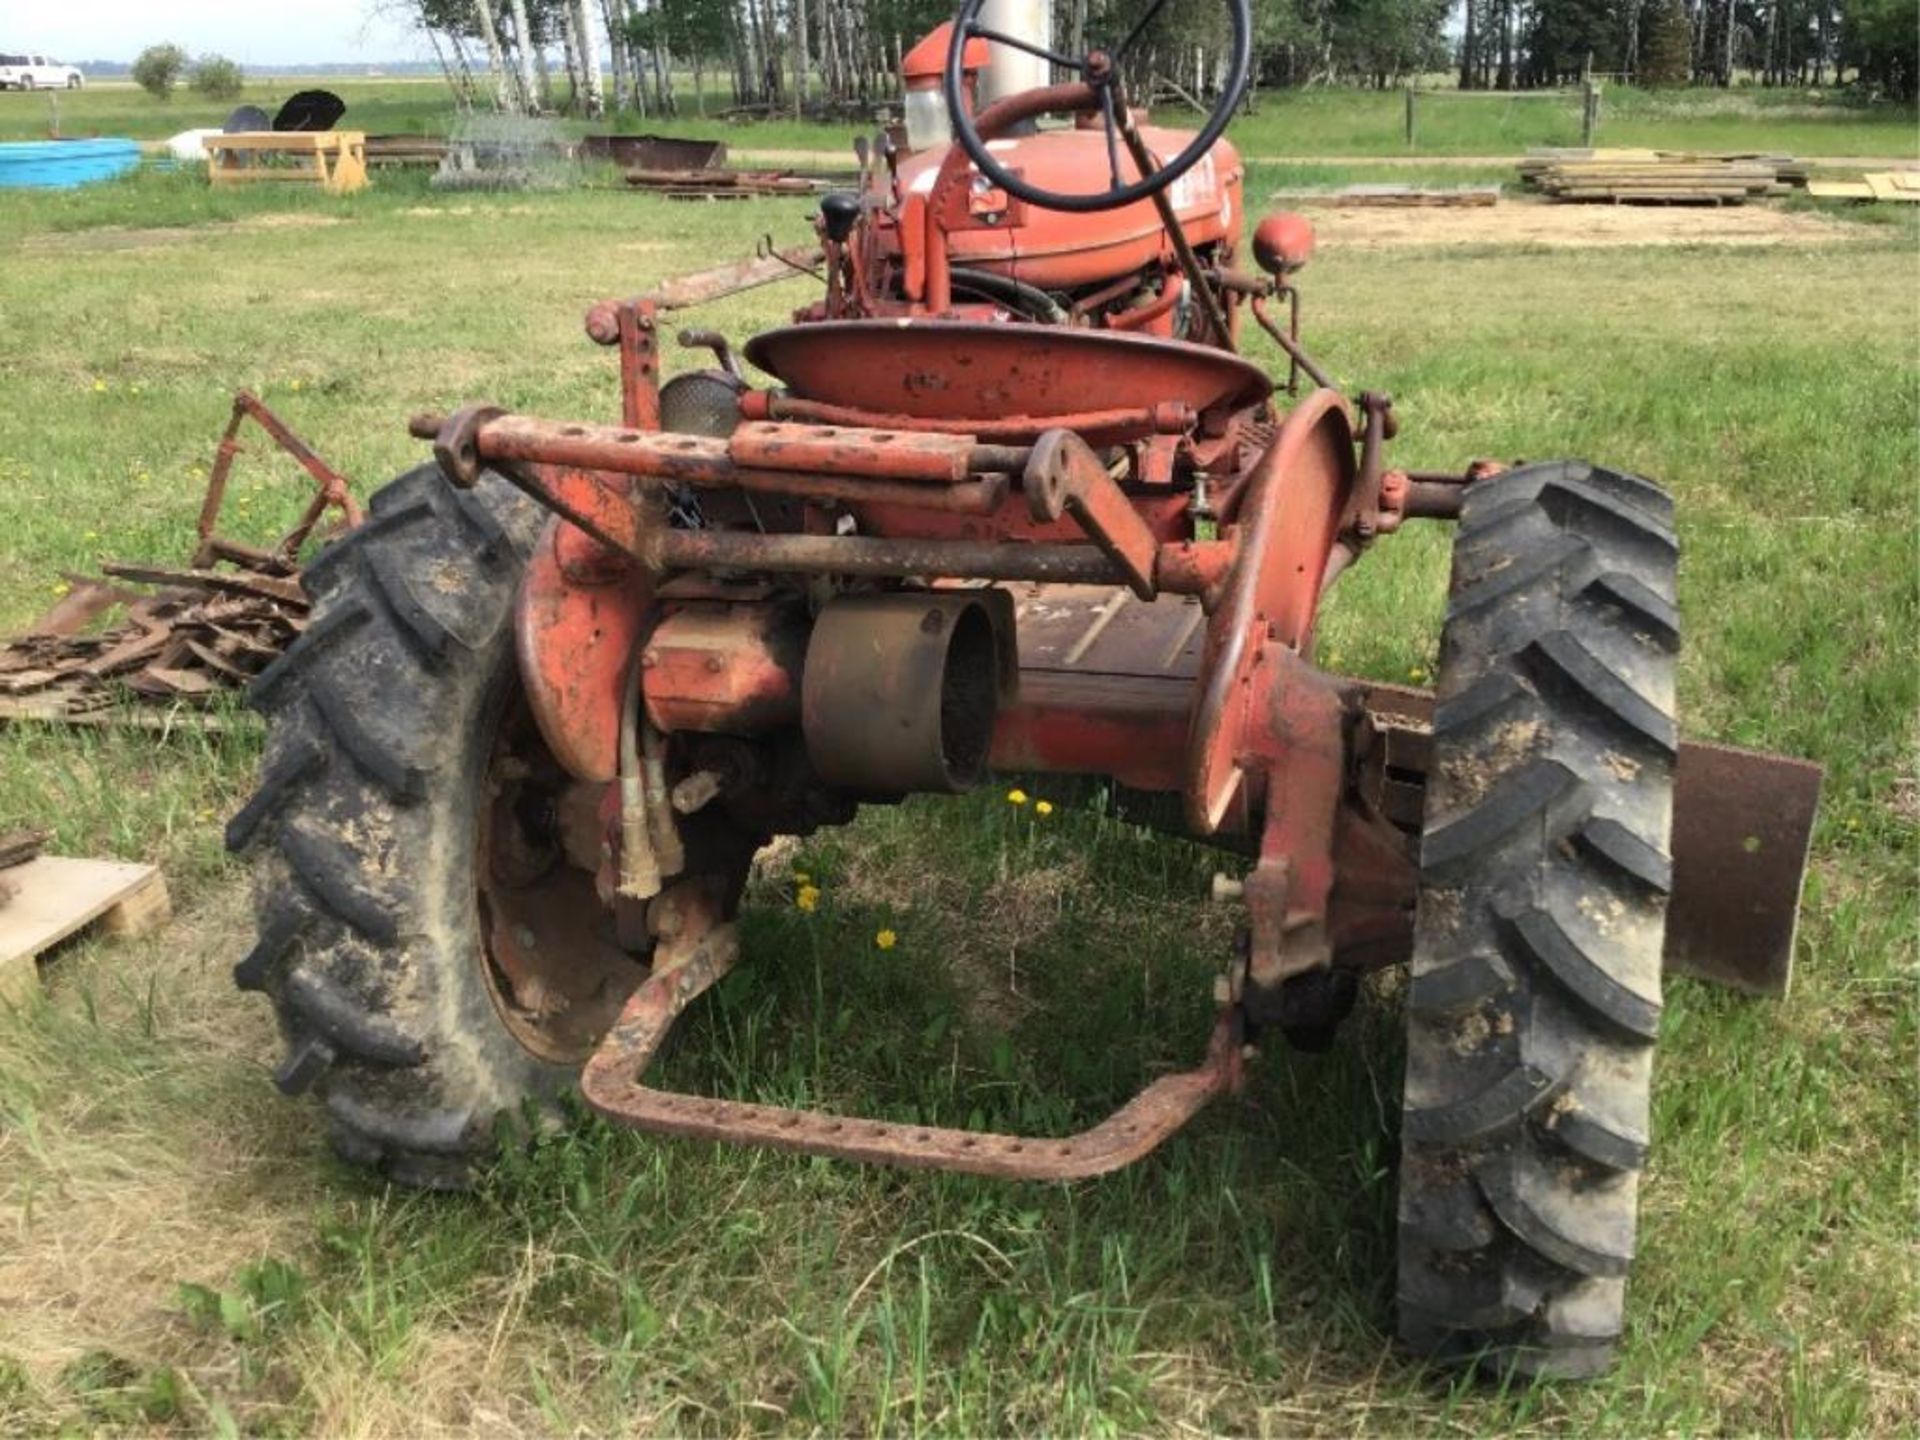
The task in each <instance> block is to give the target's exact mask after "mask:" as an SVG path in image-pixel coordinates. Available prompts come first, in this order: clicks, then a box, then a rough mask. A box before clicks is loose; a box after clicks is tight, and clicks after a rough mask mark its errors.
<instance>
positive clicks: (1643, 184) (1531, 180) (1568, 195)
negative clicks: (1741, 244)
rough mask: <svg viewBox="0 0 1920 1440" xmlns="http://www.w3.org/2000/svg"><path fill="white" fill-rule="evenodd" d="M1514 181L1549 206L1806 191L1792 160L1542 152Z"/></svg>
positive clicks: (1739, 200)
mask: <svg viewBox="0 0 1920 1440" xmlns="http://www.w3.org/2000/svg"><path fill="white" fill-rule="evenodd" d="M1520 180H1521V183H1522V184H1524V185H1526V186H1527V187H1528V188H1530V189H1534V190H1538V191H1540V192H1541V193H1542V194H1544V195H1547V196H1548V197H1550V198H1552V199H1554V200H1605V201H1610V202H1612V203H1613V204H1616V205H1618V204H1639V205H1660V204H1668V205H1689V204H1691V205H1744V204H1745V203H1746V202H1747V201H1749V200H1760V199H1765V198H1767V197H1769V196H1775V195H1785V194H1786V193H1787V192H1788V190H1789V189H1790V188H1791V187H1793V186H1796V185H1805V184H1806V183H1807V167H1806V165H1805V164H1804V163H1803V162H1801V161H1799V160H1796V159H1794V157H1793V156H1791V155H1774V154H1708V153H1695V152H1691V151H1679V150H1559V149H1548V148H1541V149H1535V150H1530V151H1528V152H1527V158H1526V159H1525V160H1522V161H1521V162H1520Z"/></svg>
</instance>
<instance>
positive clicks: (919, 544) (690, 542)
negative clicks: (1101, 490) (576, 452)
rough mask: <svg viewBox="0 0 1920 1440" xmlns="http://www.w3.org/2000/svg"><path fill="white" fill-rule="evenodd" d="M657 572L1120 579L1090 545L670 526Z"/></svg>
mask: <svg viewBox="0 0 1920 1440" xmlns="http://www.w3.org/2000/svg"><path fill="white" fill-rule="evenodd" d="M649 549H650V550H651V551H652V552H653V554H652V555H651V556H650V557H649V558H650V559H652V560H657V565H656V568H658V569H663V570H707V569H723V570H773V571H782V572H786V573H790V574H803V575H809V574H811V575H873V576H902V575H925V576H940V577H945V578H953V579H976V580H1057V581H1071V582H1074V583H1078V584H1089V585H1117V584H1123V583H1125V577H1124V576H1123V575H1122V574H1121V573H1120V569H1119V567H1118V566H1116V565H1115V564H1114V563H1113V562H1112V561H1111V560H1109V559H1108V558H1107V557H1106V556H1105V555H1104V554H1102V553H1101V552H1100V551H1099V550H1098V549H1096V548H1095V547H1094V546H1092V545H1053V544H1010V543H1006V542H1000V541H992V540H893V539H877V538H874V537H871V536H864V535H762V534H758V533H755V532H753V531H746V530H668V531H662V532H660V533H658V534H657V535H656V536H655V537H654V538H653V541H652V543H651V545H650V546H649Z"/></svg>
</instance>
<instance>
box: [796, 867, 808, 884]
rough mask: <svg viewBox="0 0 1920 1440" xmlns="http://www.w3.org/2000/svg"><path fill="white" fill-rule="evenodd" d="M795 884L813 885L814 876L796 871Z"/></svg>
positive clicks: (803, 871) (802, 871)
mask: <svg viewBox="0 0 1920 1440" xmlns="http://www.w3.org/2000/svg"><path fill="white" fill-rule="evenodd" d="M793 883H794V884H796V885H811V884H812V883H813V876H811V875H809V874H808V873H807V872H806V871H805V870H796V871H794V872H793Z"/></svg>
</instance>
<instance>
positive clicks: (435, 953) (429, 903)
mask: <svg viewBox="0 0 1920 1440" xmlns="http://www.w3.org/2000/svg"><path fill="white" fill-rule="evenodd" d="M369 510H370V514H369V517H368V519H367V521H366V523H365V524H363V525H362V526H361V527H360V528H359V529H358V530H356V531H355V532H354V533H353V534H351V535H349V536H348V537H347V538H345V539H343V540H341V541H339V542H338V543H336V544H335V545H333V546H331V547H329V548H328V549H327V550H325V551H323V552H322V553H321V554H320V555H319V556H318V557H317V558H316V559H315V560H314V561H313V562H312V563H311V564H310V565H309V566H308V567H307V569H306V572H305V575H304V576H303V582H304V583H305V585H306V587H307V589H308V591H309V593H310V594H311V595H312V596H313V599H314V610H313V615H312V619H311V621H310V623H309V624H308V626H307V629H306V631H305V633H303V634H302V635H301V636H300V638H299V639H298V640H297V641H296V642H295V643H294V644H293V645H292V646H290V647H289V648H288V649H287V651H286V652H285V653H284V654H283V655H281V656H280V657H279V658H278V659H277V660H275V661H274V663H273V664H272V665H270V666H269V667H268V668H267V669H266V670H265V671H263V672H262V673H261V674H260V676H259V677H258V679H257V680H256V681H255V682H254V685H253V688H252V691H251V692H250V696H249V699H250V701H251V703H252V704H253V705H254V706H255V707H256V708H258V709H260V710H261V711H263V712H264V713H265V714H266V715H267V717H268V722H269V732H268V738H267V743H266V750H265V754H264V756H263V759H262V765H261V778H260V787H259V789H258V791H257V792H256V793H255V795H254V796H253V798H252V799H251V800H250V801H249V802H248V803H247V805H246V806H245V808H243V809H242V810H241V811H240V813H239V814H237V815H236V816H235V817H234V818H233V820H232V822H231V823H230V824H229V825H228V827H227V842H228V845H229V848H231V849H233V850H235V851H246V852H247V853H249V854H250V855H251V856H252V857H253V867H254V890H255V912H256V919H257V934H258V938H257V943H256V944H255V945H254V947H253V949H252V951H251V952H250V953H249V954H248V955H247V956H246V958H245V959H243V960H242V961H241V962H240V963H239V965H237V966H236V967H235V969H234V980H235V983H236V984H238V985H239V986H240V987H241V988H242V989H245V990H258V991H263V992H264V993H265V994H266V995H267V996H268V998H269V999H270V1000H271V1001H272V1002H273V1005H274V1008H275V1010H276V1012H277V1013H278V1016H279V1020H280V1027H281V1031H282V1033H283V1034H284V1035H285V1037H286V1047H287V1048H286V1056H285V1059H284V1061H283V1062H282V1064H281V1066H280V1068H279V1071H278V1072H277V1074H276V1076H275V1079H276V1081H277V1083H278V1084H279V1086H280V1088H281V1089H282V1090H283V1091H286V1092H287V1093H288V1094H299V1093H307V1092H310V1093H312V1094H314V1095H316V1096H318V1097H319V1098H320V1099H321V1101H322V1102H323V1103H324V1105H325V1107H326V1111H327V1117H328V1121H329V1124H330V1127H331V1132H332V1138H333V1143H334V1147H335V1149H336V1150H338V1151H339V1153H340V1154H341V1155H342V1156H343V1157H344V1158H345V1159H347V1160H350V1161H354V1162H356V1163H359V1164H363V1165H368V1166H371V1167H374V1168H377V1169H379V1170H381V1171H383V1172H384V1173H386V1174H387V1175H389V1176H391V1177H392V1178H393V1179H395V1180H398V1181H400V1182H402V1183H406V1184H412V1185H422V1186H429V1187H434V1188H450V1187H456V1186H459V1185H462V1184H464V1183H466V1182H467V1181H468V1180H469V1178H470V1176H471V1170H472V1167H473V1165H474V1163H475V1162H476V1161H480V1160H484V1159H486V1158H489V1157H490V1156H491V1155H492V1154H493V1152H494V1150H495V1148H496V1145H497V1141H496V1124H497V1121H498V1120H499V1119H500V1117H502V1116H503V1115H506V1116H510V1117H511V1116H517V1115H519V1114H521V1113H523V1112H524V1109H525V1108H526V1107H527V1106H528V1105H529V1104H531V1105H532V1106H534V1107H536V1108H550V1107H552V1106H553V1104H554V1102H555V1101H556V1100H557V1099H558V1097H560V1096H561V1095H562V1094H564V1093H566V1092H568V1091H570V1090H571V1089H572V1088H573V1086H574V1084H575V1081H576V1079H577V1076H578V1072H579V1067H580V1065H581V1063H582V1062H583V1061H584V1059H585V1056H586V1054H587V1053H588V1052H589V1051H590V1050H591V1048H592V1046H593V1044H594V1043H596V1042H597V1040H598V1038H599V1034H600V1033H601V1032H602V1031H604V1029H605V1027H606V1025H607V1024H608V1023H610V1022H611V1018H612V1016H613V1015H614V1014H616V1013H617V1012H618V1009H619V1006H620V1003H621V1001H622V1000H623V999H624V998H625V995H626V994H627V992H628V991H630V990H631V989H632V987H633V986H634V985H636V984H637V983H638V982H639V981H640V979H641V978H643V977H644V975H645V973H646V961H647V956H646V954H645V953H644V952H643V951H642V952H634V953H629V952H628V951H627V950H624V949H622V948H620V947H619V946H618V944H617V939H616V937H614V935H613V928H614V927H613V919H612V914H611V912H610V911H607V910H605V909H604V908H603V907H601V906H600V905H599V904H598V902H597V900H596V898H595V896H594V891H593V882H592V876H591V874H590V873H589V872H588V871H587V870H585V869H582V868H580V867H579V866H577V865H575V864H570V863H568V861H567V859H566V858H565V852H564V850H563V848H562V846H561V843H560V839H559V838H558V837H559V836H560V835H561V833H562V826H563V823H564V822H562V820H561V819H560V818H559V816H560V812H561V810H562V809H563V807H562V806H561V805H560V803H559V797H561V796H562V795H563V794H565V793H566V791H565V786H566V784H567V783H568V777H565V776H564V774H563V772H561V771H560V770H559V768H558V766H557V765H554V764H553V762H552V760H551V757H550V756H548V755H546V752H545V749H544V745H542V744H541V743H540V742H539V741H538V739H537V735H536V732H534V731H533V727H532V726H531V724H530V723H529V721H530V717H528V716H527V715H526V712H525V710H524V705H523V703H522V702H520V700H519V694H520V692H519V679H518V675H519V672H518V666H517V664H516V661H515V656H514V641H513V625H512V615H513V602H514V596H515V593H516V590H517V587H518V583H519V577H520V574H521V571H522V568H523V567H524V564H525V561H526V557H527V555H528V553H529V552H530V550H531V547H532V546H533V545H534V544H535V542H536V540H537V538H538V536H539V535H540V533H541V529H542V525H543V523H544V521H545V519H546V512H545V511H543V510H542V509H541V508H540V507H539V506H538V505H537V504H535V503H534V502H533V501H531V500H529V499H527V498H526V497H525V496H524V495H522V494H521V493H520V492H519V491H517V490H515V489H513V488H512V487H510V486H509V485H507V484H506V483H505V482H504V481H501V480H499V479H498V478H496V477H494V476H491V475H487V476H483V477H482V479H481V481H480V483H479V485H478V486H476V487H475V488H474V489H473V490H470V491H457V490H454V489H452V488H451V487H449V486H448V485H447V483H446V482H445V480H444V479H443V478H442V477H441V475H440V473H439V471H438V470H436V469H434V468H433V467H431V466H428V467H422V468H421V469H418V470H414V471H412V472H411V473H409V474H407V475H405V476H403V477H401V478H400V479H399V480H397V481H395V482H394V483H393V484H392V485H390V486H388V487H387V488H386V489H385V490H382V491H381V492H380V493H378V494H377V495H375V496H374V497H373V499H372V501H371V502H370V506H369ZM503 756H506V757H508V758H507V759H506V760H503V759H502V757H503ZM528 777H531V778H528ZM537 786H544V787H545V788H537ZM590 798H591V797H589V799H590ZM713 808H715V809H717V808H718V807H713ZM587 813H588V814H591V810H590V809H589V810H588V812H587ZM575 823H576V826H577V825H578V823H579V822H578V821H576V822H575ZM587 823H589V824H590V823H591V822H590V821H588V822H587ZM716 828H718V829H721V830H723V831H724V833H723V834H722V835H721V836H720V840H721V842H722V843H721V844H720V845H719V846H718V847H715V846H713V845H710V844H709V845H706V846H704V847H703V846H702V845H701V844H700V843H699V838H700V837H699V836H697V835H695V834H690V835H689V836H688V849H689V853H690V855H694V856H701V857H702V858H703V862H704V863H703V868H708V867H711V866H712V865H713V864H714V862H713V860H712V858H711V857H712V856H713V855H715V854H716V853H717V854H719V855H720V857H721V858H720V860H719V862H718V865H719V866H720V867H721V868H724V869H725V870H726V873H727V875H728V878H729V882H730V883H731V884H732V886H733V888H732V890H731V891H730V900H731V897H733V896H737V894H738V887H739V883H740V881H742V880H744V876H745V870H746V865H747V863H748V860H749V859H750V856H751V848H752V847H751V844H750V843H746V842H744V841H742V840H741V838H740V837H739V835H738V832H736V831H733V830H731V829H730V828H729V827H725V826H724V823H722V822H716ZM708 838H712V837H708ZM574 848H575V849H576V850H578V849H580V848H581V843H580V842H579V841H577V840H576V841H575V844H574ZM703 851H704V854H703ZM503 877H504V878H503ZM503 927H504V930H503ZM503 934H506V935H511V936H512V937H514V938H513V939H512V940H511V944H512V945H513V946H514V947H515V949H516V951H517V954H516V955H515V956H514V958H513V960H512V961H508V960H503V959H502V958H501V947H502V945H504V944H507V943H509V942H508V941H507V940H505V939H503V938H502V937H503ZM529 956H534V957H536V958H533V959H529V958H528V957H529ZM514 965H518V966H519V967H521V968H520V970H519V971H516V973H521V974H522V976H523V978H521V979H519V980H515V981H509V980H507V979H506V972H507V970H508V969H510V968H512V967H513V966H514ZM533 967H539V973H538V975H537V978H536V980H534V981H533V982H532V983H531V984H530V983H529V982H528V981H527V980H526V979H525V978H524V972H525V971H526V970H527V969H530V968H533ZM536 986H537V987H538V988H537V990H535V987H536ZM530 991H534V992H535V994H536V995H537V998H532V999H530V998H529V992H530ZM529 1006H530V1007H531V1008H529Z"/></svg>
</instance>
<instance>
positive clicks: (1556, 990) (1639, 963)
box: [1399, 462, 1679, 1378]
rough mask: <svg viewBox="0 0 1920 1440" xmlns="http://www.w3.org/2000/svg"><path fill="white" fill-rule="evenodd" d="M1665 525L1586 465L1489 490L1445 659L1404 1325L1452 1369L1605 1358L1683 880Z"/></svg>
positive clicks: (1553, 1367)
mask: <svg viewBox="0 0 1920 1440" xmlns="http://www.w3.org/2000/svg"><path fill="white" fill-rule="evenodd" d="M1672 515H1673V506H1672V502H1671V501H1670V500H1669V499H1668V497H1667V496H1666V494H1665V493H1664V492H1663V491H1661V490H1660V489H1659V488H1658V487H1657V486H1655V485H1653V484H1651V483H1650V482H1648V481H1645V480H1641V479H1639V478H1637V477H1634V476H1630V475H1624V474H1619V473H1616V472H1613V471H1607V470H1601V469H1596V468H1593V467H1590V466H1587V465H1584V464H1579V463H1574V462H1557V463H1552V464H1541V465H1530V466H1526V467H1523V468H1521V469H1518V470H1514V471H1510V472H1508V473H1506V474H1502V475H1498V476H1495V477H1492V478H1489V479H1487V480H1483V481H1480V482H1478V483H1476V484H1475V485H1473V486H1472V487H1471V488H1470V489H1469V490H1468V491H1467V494H1466V496H1465V500H1464V504H1463V506H1462V511H1461V518H1460V529H1459V535H1458V538H1457V541H1456V545H1455V549H1454V563H1453V578H1452V585H1451V590H1450V600H1449V604H1448V610H1447V620H1446V626H1445V629H1444V632H1443V635H1442V639H1441V654H1440V664H1439V690H1438V697H1437V698H1438V706H1437V708H1436V710H1435V713H1434V725H1433V758H1432V762H1431V766H1430V769H1429V772H1428V778H1427V792H1426V819H1425V825H1424V832H1423V838H1422V846H1421V874H1422V879H1421V889H1420V899H1419V909H1418V917H1417V921H1416V929H1415V942H1414V956H1413V967H1412V977H1411V983H1410V986H1409V989H1408V1000H1407V1072H1406V1091H1405V1109H1404V1112H1403V1117H1402V1144H1401V1172H1400V1203H1399V1255H1400V1258H1399V1324H1400V1334H1401V1337H1402V1339H1403V1340H1404V1341H1406V1342H1407V1343H1408V1344H1409V1345H1410V1346H1412V1347H1413V1348H1415V1349H1416V1350H1419V1351H1420V1352H1422V1353H1424V1354H1427V1355H1430V1356H1433V1357H1435V1358H1437V1359H1440V1360H1445V1361H1477V1362H1478V1363H1480V1364H1482V1365H1483V1366H1485V1367H1487V1368H1489V1369H1492V1370H1495V1371H1498V1372H1517V1373H1521V1374H1527V1375H1540V1376H1559V1377H1568V1378H1572V1377H1586V1376H1592V1375H1597V1374H1599V1373H1601V1372H1602V1371H1604V1370H1605V1369H1606V1368H1607V1367H1608V1366H1609V1365H1610V1363H1611V1361H1612V1357H1613V1350H1614V1346H1615V1343H1616V1342H1617V1340H1618V1338H1619V1336H1620V1334H1621V1326H1622V1307H1623V1301H1624V1296H1625V1286H1626V1274H1627V1269H1628V1266H1629V1263H1630V1262H1631V1259H1632V1256H1633V1252H1634V1232H1635V1220H1636V1208H1637V1197H1638V1190H1639V1180H1640V1171H1641V1168H1642V1166H1643V1165H1644V1163H1645V1160H1646V1153H1647V1142H1648V1097H1649V1089H1650V1084H1651V1080H1652V1074H1653V1045H1654V1039H1655V1035H1656V1032H1657V1029H1658V1026H1659V1017H1660V1004H1661V997H1660V967H1661V953H1662V948H1663V941H1664V935H1665V923H1666V908H1667V894H1668V890H1669V885H1670V874H1671V863H1670V859H1669V848H1668V841H1669V830H1670V826H1671V821H1672V785H1673V765H1674V759H1675V755H1676V748H1677V744H1678V737H1677V731H1676V728H1675V723H1674V671H1675V661H1676V655H1677V652H1678V649H1679V629H1678V621H1677V615H1676V611H1675V604H1674V601H1675V592H1674V577H1675V561H1676V558H1677V547H1676V542H1675V537H1674V532H1673V527H1672Z"/></svg>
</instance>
